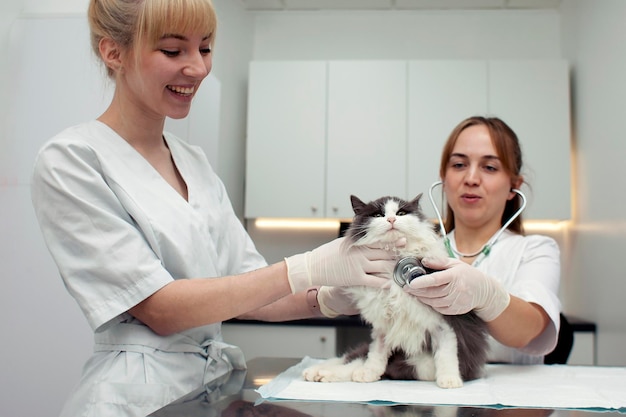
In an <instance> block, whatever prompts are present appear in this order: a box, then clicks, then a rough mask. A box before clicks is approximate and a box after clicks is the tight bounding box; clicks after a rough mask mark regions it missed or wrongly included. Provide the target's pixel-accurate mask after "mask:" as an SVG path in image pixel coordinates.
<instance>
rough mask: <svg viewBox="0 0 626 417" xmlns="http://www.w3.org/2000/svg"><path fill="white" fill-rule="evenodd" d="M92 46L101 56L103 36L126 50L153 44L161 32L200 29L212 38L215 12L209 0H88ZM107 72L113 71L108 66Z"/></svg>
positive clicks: (160, 35)
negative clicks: (100, 47)
mask: <svg viewBox="0 0 626 417" xmlns="http://www.w3.org/2000/svg"><path fill="white" fill-rule="evenodd" d="M87 18H88V20H89V28H90V31H91V48H92V49H93V51H94V53H95V54H96V56H98V57H100V52H99V44H100V41H101V40H102V39H103V38H109V39H112V40H113V41H114V42H115V43H117V44H118V45H119V46H120V47H121V48H123V49H124V50H125V51H133V52H134V53H135V57H136V58H137V57H138V54H137V53H136V51H138V50H139V49H141V47H142V46H143V45H144V44H146V43H147V44H149V45H154V44H155V43H156V42H157V41H158V40H159V39H161V38H162V37H163V36H164V35H167V34H173V33H188V32H202V33H206V34H207V35H208V36H209V37H210V39H211V46H213V42H214V40H215V31H216V29H217V16H216V14H215V9H214V8H213V4H212V3H211V0H91V1H90V3H89V9H88V12H87ZM107 73H108V75H109V76H112V75H113V71H112V70H111V69H110V68H107Z"/></svg>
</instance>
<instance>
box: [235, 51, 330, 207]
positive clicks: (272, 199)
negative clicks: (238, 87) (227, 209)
mask: <svg viewBox="0 0 626 417" xmlns="http://www.w3.org/2000/svg"><path fill="white" fill-rule="evenodd" d="M326 66H327V64H326V62H321V61H319V62H317V61H298V62H253V63H251V65H250V85H249V93H248V139H247V142H248V143H247V148H246V208H245V217H247V218H255V217H323V216H324V213H323V211H324V202H325V192H326V191H325V187H324V178H325V177H326V164H325V158H326Z"/></svg>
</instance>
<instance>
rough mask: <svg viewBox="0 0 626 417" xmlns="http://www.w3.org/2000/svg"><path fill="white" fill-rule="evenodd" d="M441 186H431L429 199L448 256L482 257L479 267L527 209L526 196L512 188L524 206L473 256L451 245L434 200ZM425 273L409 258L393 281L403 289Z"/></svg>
mask: <svg viewBox="0 0 626 417" xmlns="http://www.w3.org/2000/svg"><path fill="white" fill-rule="evenodd" d="M440 185H443V181H441V180H439V181H435V182H434V183H433V184H432V185H431V186H430V188H429V189H428V198H429V199H430V203H431V204H432V206H433V209H434V210H435V214H436V215H437V220H438V221H439V227H440V228H441V235H442V236H443V241H444V245H445V247H446V250H447V251H448V254H449V255H450V257H451V258H456V257H457V256H463V257H472V256H477V255H480V256H479V257H478V258H476V260H474V263H473V265H474V266H478V265H479V264H480V263H481V262H482V261H483V259H485V258H486V257H487V255H489V252H490V251H491V247H492V246H493V245H495V243H496V242H497V241H498V239H499V238H500V236H501V235H502V233H504V231H505V230H506V229H507V228H508V227H509V225H510V224H511V223H513V221H514V220H515V219H516V218H518V217H519V215H520V214H522V212H523V211H524V209H525V208H526V196H525V195H524V193H523V192H522V191H521V190H519V189H517V188H512V189H511V191H513V192H515V193H516V194H517V195H519V196H520V198H521V199H522V204H521V206H520V207H519V209H517V211H516V212H515V213H514V214H513V215H512V216H511V217H510V218H509V220H507V221H506V222H505V223H504V224H503V225H502V227H501V228H500V229H499V230H498V231H497V232H496V233H494V235H493V236H492V237H491V238H490V239H489V240H488V241H487V243H485V244H484V245H483V247H482V248H481V249H480V250H479V251H477V252H475V253H472V254H464V253H461V252H459V251H457V250H456V249H454V248H452V245H451V243H450V238H449V237H448V232H447V231H446V228H445V226H444V224H443V218H442V217H441V212H440V211H439V208H438V207H437V203H435V199H434V198H433V190H434V189H435V188H436V187H438V186H440ZM424 273H427V272H426V271H425V270H424V268H423V266H422V263H421V261H420V260H419V259H417V258H414V257H407V258H402V259H400V260H399V261H398V263H397V264H396V268H395V269H394V272H393V279H394V281H395V283H396V284H398V285H399V286H401V287H403V286H405V285H406V284H408V283H410V282H411V281H412V280H413V279H414V278H417V277H419V276H421V275H423V274H424Z"/></svg>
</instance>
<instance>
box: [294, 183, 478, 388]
mask: <svg viewBox="0 0 626 417" xmlns="http://www.w3.org/2000/svg"><path fill="white" fill-rule="evenodd" d="M421 196H422V194H420V195H418V196H417V197H416V198H414V199H413V200H412V201H408V202H407V201H405V200H402V199H400V198H397V197H382V198H379V199H377V200H375V201H372V202H370V203H367V204H366V203H364V202H363V201H361V200H360V199H359V198H357V197H355V196H351V201H352V207H353V209H354V213H355V216H354V219H353V222H352V224H351V225H350V227H349V228H348V230H347V232H346V237H347V239H346V240H347V242H349V244H351V245H378V244H383V245H387V244H389V245H393V243H394V242H396V241H397V240H398V239H400V238H402V237H404V238H406V246H405V247H402V248H397V249H396V250H397V251H398V255H399V259H400V258H403V257H406V256H413V257H416V258H418V259H420V260H421V259H422V258H424V257H426V256H430V257H437V258H445V257H447V256H448V255H447V252H446V250H445V247H444V245H443V240H442V239H441V237H440V236H439V234H438V233H437V232H436V231H435V229H434V225H433V224H432V223H431V222H429V221H428V219H426V217H425V216H424V214H423V213H422V211H421V210H420V206H419V201H420V198H421ZM416 279H419V278H416ZM344 291H346V293H347V294H348V295H349V296H350V297H351V298H352V299H353V300H354V301H355V303H356V306H357V308H358V309H359V311H360V312H361V317H362V318H363V319H364V320H365V321H366V322H368V323H369V324H370V325H371V326H372V334H371V336H372V342H371V343H370V344H369V346H368V345H367V344H365V345H364V346H363V347H361V348H360V349H355V350H353V351H350V352H347V353H346V354H344V355H343V356H342V357H340V358H333V359H329V360H327V361H324V362H321V363H320V364H317V365H314V366H312V367H309V368H307V369H305V370H304V372H303V376H304V378H305V379H306V380H308V381H320V382H338V381H355V382H373V381H377V380H379V379H381V378H388V379H419V380H427V381H436V383H437V385H438V386H439V387H441V388H458V387H461V386H462V385H463V381H464V380H465V381H467V380H471V379H475V378H479V377H480V376H481V375H482V370H483V366H484V364H485V362H486V358H487V347H488V343H487V328H486V324H485V323H484V322H483V321H482V320H481V319H479V318H478V317H477V316H476V315H475V314H474V313H473V312H470V313H467V314H463V315H457V316H446V315H442V314H440V313H438V312H436V311H435V310H434V309H432V308H431V307H430V306H427V305H426V304H423V303H421V302H420V301H419V300H418V299H417V298H416V297H414V296H412V295H410V294H407V293H405V292H404V290H403V289H402V288H400V286H398V285H397V284H395V283H394V282H393V281H390V287H389V288H372V287H350V288H346V289H344Z"/></svg>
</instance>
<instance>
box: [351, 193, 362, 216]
mask: <svg viewBox="0 0 626 417" xmlns="http://www.w3.org/2000/svg"><path fill="white" fill-rule="evenodd" d="M350 202H351V203H352V209H353V210H354V213H355V214H359V212H360V211H361V209H362V208H363V207H364V206H365V203H364V202H363V201H361V199H360V198H359V197H357V196H355V195H351V196H350Z"/></svg>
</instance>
